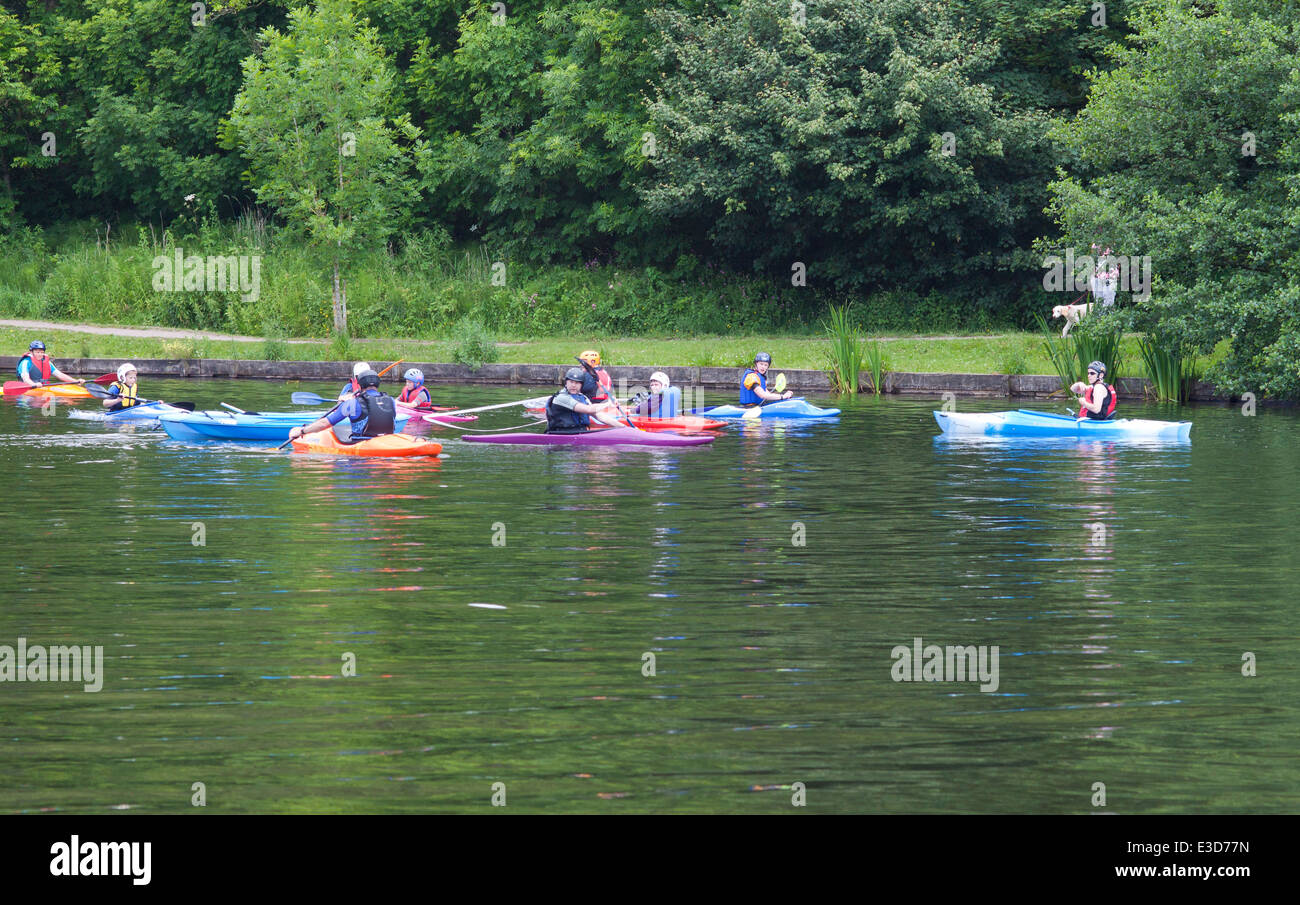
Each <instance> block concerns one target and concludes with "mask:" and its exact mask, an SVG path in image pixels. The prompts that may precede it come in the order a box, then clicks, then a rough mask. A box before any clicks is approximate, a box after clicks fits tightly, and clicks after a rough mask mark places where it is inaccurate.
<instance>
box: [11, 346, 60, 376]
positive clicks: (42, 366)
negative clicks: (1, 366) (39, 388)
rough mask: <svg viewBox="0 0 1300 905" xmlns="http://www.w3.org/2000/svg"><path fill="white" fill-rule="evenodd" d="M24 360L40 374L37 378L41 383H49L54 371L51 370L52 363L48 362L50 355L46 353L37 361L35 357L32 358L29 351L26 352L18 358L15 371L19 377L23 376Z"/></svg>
mask: <svg viewBox="0 0 1300 905" xmlns="http://www.w3.org/2000/svg"><path fill="white" fill-rule="evenodd" d="M24 361H26V362H29V363H30V364H31V366H32V369H34V370H35V371H36V372H37V373H38V374H40V375H41V376H40V378H39V379H40V381H41V383H49V381H50V379H51V378H52V377H53V376H54V371H53V368H54V365H53V364H51V362H50V356H48V355H46V356H45V357H44V358H42V359H41V360H40V361H37V360H36V359H35V358H32V355H31V353H30V352H28V353H27V354H26V355H24V356H23V357H22V358H20V359H18V367H17V371H18V376H19V377H20V378H21V377H22V376H23V362H24Z"/></svg>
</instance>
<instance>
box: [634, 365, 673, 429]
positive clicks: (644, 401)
mask: <svg viewBox="0 0 1300 905" xmlns="http://www.w3.org/2000/svg"><path fill="white" fill-rule="evenodd" d="M681 398H682V391H681V390H680V389H678V388H677V387H675V386H670V381H669V380H668V375H667V374H665V373H664V372H663V371H655V372H654V373H653V374H651V375H650V393H649V394H648V395H647V394H641V393H639V394H637V396H636V397H635V398H633V399H632V401H631V402H629V403H628V406H629V409H630V411H631V413H632V414H633V415H647V416H649V417H651V418H676V417H677V411H678V409H679V408H680V402H681Z"/></svg>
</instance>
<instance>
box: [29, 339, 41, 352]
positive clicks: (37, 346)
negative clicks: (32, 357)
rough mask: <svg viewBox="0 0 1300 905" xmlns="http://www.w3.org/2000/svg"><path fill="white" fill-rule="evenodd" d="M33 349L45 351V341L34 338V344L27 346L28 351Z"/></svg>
mask: <svg viewBox="0 0 1300 905" xmlns="http://www.w3.org/2000/svg"><path fill="white" fill-rule="evenodd" d="M33 349H40V350H41V351H42V352H44V351H45V343H43V342H41V341H40V340H39V339H34V340H32V344H31V345H30V346H28V347H27V351H28V352H30V351H32V350H33Z"/></svg>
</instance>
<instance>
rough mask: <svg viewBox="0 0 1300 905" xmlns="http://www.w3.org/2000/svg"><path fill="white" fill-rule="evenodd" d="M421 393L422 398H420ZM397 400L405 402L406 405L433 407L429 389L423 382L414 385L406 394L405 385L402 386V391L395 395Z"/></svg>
mask: <svg viewBox="0 0 1300 905" xmlns="http://www.w3.org/2000/svg"><path fill="white" fill-rule="evenodd" d="M422 394H423V396H424V398H423V399H420V396H421V395H422ZM397 401H398V402H405V403H406V404H407V405H414V406H417V407H422V408H432V407H433V397H432V396H430V395H429V390H428V388H427V387H425V386H424V385H423V384H421V385H420V386H418V387H415V388H414V389H413V390H412V391H411V392H410V394H409V395H408V394H407V391H406V387H402V392H401V393H399V394H398V396H397Z"/></svg>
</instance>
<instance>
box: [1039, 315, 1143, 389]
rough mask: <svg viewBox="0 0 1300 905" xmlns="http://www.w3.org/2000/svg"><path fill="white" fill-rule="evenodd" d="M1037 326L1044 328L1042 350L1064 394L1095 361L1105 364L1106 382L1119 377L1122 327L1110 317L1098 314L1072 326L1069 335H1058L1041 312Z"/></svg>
mask: <svg viewBox="0 0 1300 905" xmlns="http://www.w3.org/2000/svg"><path fill="white" fill-rule="evenodd" d="M1037 318H1038V326H1039V327H1040V328H1041V329H1042V331H1043V337H1044V338H1043V349H1044V351H1046V352H1047V357H1048V359H1049V360H1050V361H1051V362H1052V368H1053V369H1054V370H1055V371H1056V375H1057V377H1059V378H1060V380H1061V389H1063V390H1065V391H1066V392H1067V393H1068V392H1069V390H1070V386H1071V385H1072V384H1074V383H1075V381H1078V380H1081V379H1082V378H1083V376H1084V375H1085V374H1086V373H1087V371H1088V365H1089V363H1091V362H1094V361H1100V362H1103V363H1104V364H1105V365H1106V382H1107V383H1109V384H1115V383H1116V382H1117V381H1118V380H1119V372H1120V368H1121V367H1122V365H1123V360H1122V358H1121V355H1120V346H1121V344H1122V343H1123V342H1124V327H1123V325H1122V324H1120V323H1118V322H1116V321H1115V320H1113V319H1110V318H1105V317H1098V318H1096V319H1094V320H1093V321H1092V322H1084V323H1082V324H1080V325H1079V326H1077V327H1075V328H1074V330H1072V331H1071V332H1070V335H1069V336H1060V335H1058V333H1057V332H1056V330H1055V328H1053V327H1052V326H1051V325H1050V324H1048V323H1047V321H1046V320H1045V319H1044V318H1043V316H1042V315H1041V314H1040V315H1038V316H1037Z"/></svg>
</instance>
